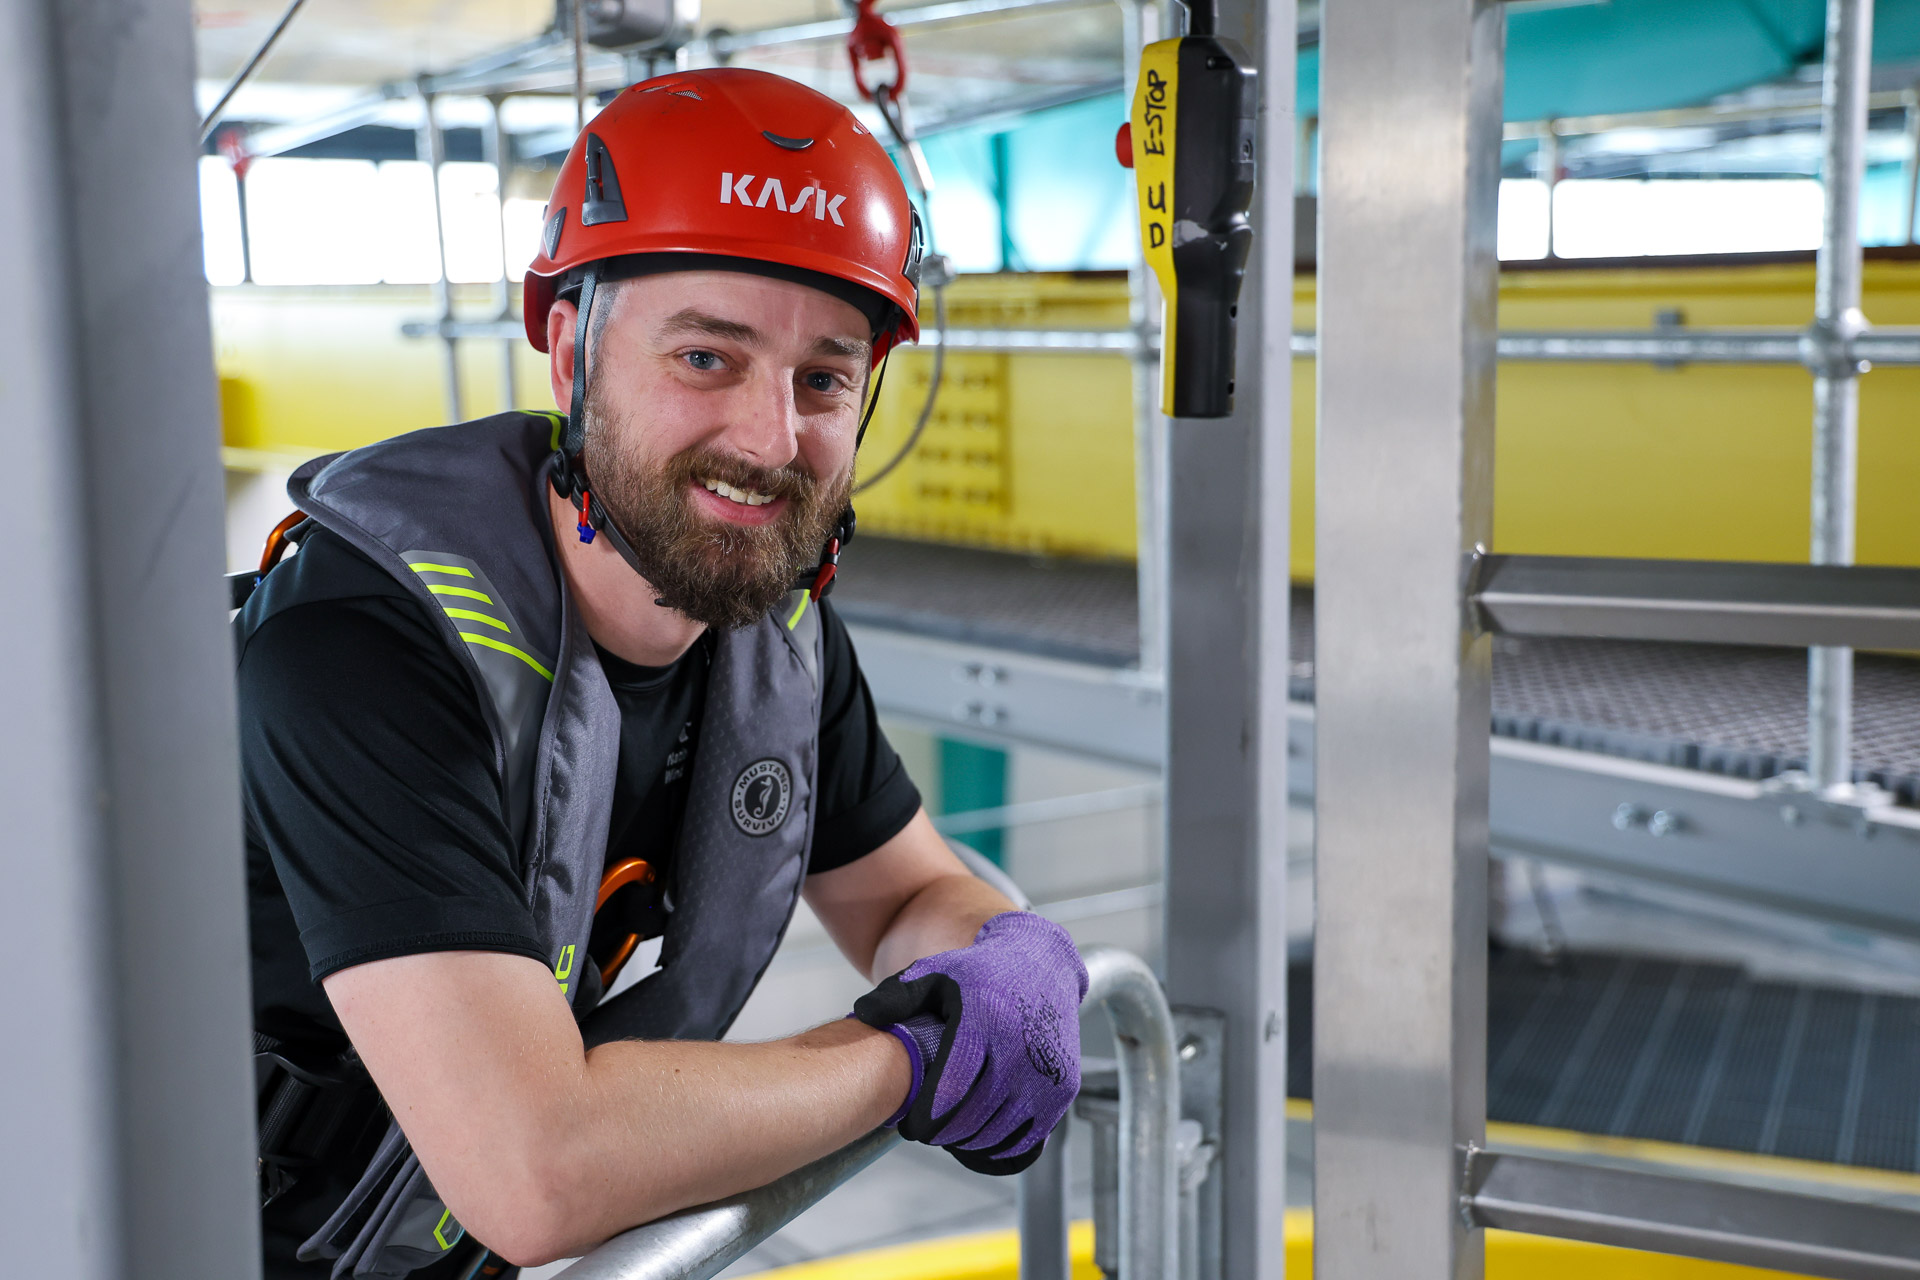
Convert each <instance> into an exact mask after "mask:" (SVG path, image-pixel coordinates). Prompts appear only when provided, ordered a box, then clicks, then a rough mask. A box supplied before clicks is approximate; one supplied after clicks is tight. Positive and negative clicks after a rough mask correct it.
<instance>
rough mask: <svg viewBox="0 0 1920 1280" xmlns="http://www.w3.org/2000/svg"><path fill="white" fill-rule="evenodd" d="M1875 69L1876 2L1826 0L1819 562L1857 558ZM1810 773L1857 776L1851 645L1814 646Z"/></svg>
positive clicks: (1817, 400) (1812, 342) (1820, 779)
mask: <svg viewBox="0 0 1920 1280" xmlns="http://www.w3.org/2000/svg"><path fill="white" fill-rule="evenodd" d="M1872 73H1873V0H1828V3H1827V61H1826V73H1825V76H1824V77H1823V79H1822V81H1821V89H1820V140H1821V144H1822V145H1821V151H1822V164H1821V187H1822V193H1823V197H1824V207H1825V212H1824V217H1823V220H1822V226H1821V234H1820V254H1819V264H1818V267H1817V269H1816V275H1815V280H1814V286H1813V295H1814V296H1813V325H1812V327H1811V328H1810V329H1809V330H1808V331H1807V337H1806V339H1805V341H1804V350H1805V354H1806V357H1807V363H1808V365H1809V366H1810V367H1811V368H1812V370H1813V538H1812V543H1813V546H1812V552H1813V555H1812V559H1813V563H1815V564H1852V563H1853V530H1854V497H1855V492H1856V483H1857V479H1856V477H1857V473H1858V470H1859V419H1860V365H1859V362H1858V361H1856V360H1855V359H1854V358H1853V357H1852V355H1851V354H1849V353H1848V351H1847V349H1846V344H1847V342H1848V341H1849V340H1850V339H1852V338H1853V337H1855V336H1856V335H1858V334H1860V333H1862V332H1863V331H1865V329H1866V328H1867V321H1866V317H1865V316H1863V315H1862V314H1861V313H1860V181H1861V177H1862V175H1863V166H1864V163H1865V152H1866V140H1867V91H1868V89H1869V88H1870V87H1871V86H1870V83H1869V82H1870V80H1871V79H1872ZM1807 758H1808V764H1807V771H1808V772H1809V773H1810V774H1812V775H1813V785H1814V786H1815V788H1817V789H1818V790H1821V791H1826V790H1828V789H1830V788H1834V787H1841V786H1846V785H1849V784H1850V783H1852V781H1853V650H1851V649H1839V648H1813V649H1809V650H1807Z"/></svg>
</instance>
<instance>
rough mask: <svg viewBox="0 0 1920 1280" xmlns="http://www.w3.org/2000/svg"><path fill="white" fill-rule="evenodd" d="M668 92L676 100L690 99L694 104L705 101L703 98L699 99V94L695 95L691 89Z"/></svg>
mask: <svg viewBox="0 0 1920 1280" xmlns="http://www.w3.org/2000/svg"><path fill="white" fill-rule="evenodd" d="M668 92H670V93H672V94H673V96H674V97H676V98H692V99H693V100H694V101H695V102H705V101H706V99H705V98H703V97H701V96H700V95H699V94H697V93H695V92H694V91H693V90H691V89H671V90H668Z"/></svg>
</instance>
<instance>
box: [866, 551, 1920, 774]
mask: <svg viewBox="0 0 1920 1280" xmlns="http://www.w3.org/2000/svg"><path fill="white" fill-rule="evenodd" d="M844 566H845V573H844V576H843V577H842V578H841V579H840V582H839V583H838V584H837V585H836V589H835V592H834V597H833V600H834V604H835V605H837V606H838V607H839V609H840V611H841V613H842V615H843V616H845V617H846V618H847V619H848V620H849V621H855V622H864V623H868V624H871V625H875V626H884V627H893V628H897V629H902V630H909V631H916V632H920V633H922V634H928V635H935V636H939V637H942V638H945V639H952V640H960V641H966V642H970V643H975V644H981V645H988V646H995V647H1005V648H1010V649H1015V650H1020V651H1023V652H1029V653H1039V654H1044V655H1046V656H1050V657H1060V658H1071V659H1076V660H1079V661H1086V662H1096V663H1101V664H1103V665H1114V666H1118V665H1125V664H1127V663H1129V662H1132V661H1134V660H1135V659H1136V657H1137V655H1138V653H1139V626H1138V618H1137V614H1136V606H1135V586H1134V570H1133V566H1132V565H1127V564H1108V563H1090V562H1085V561H1074V560H1063V559H1057V558H1041V557H1033V556H1022V555H1016V554H1011V553H1008V552H999V551H979V550H974V549H971V548H965V547H950V546H942V545H936V544H932V543H916V542H906V541H899V540H893V539H885V538H876V537H863V538H857V539H855V541H854V543H853V545H852V546H851V547H849V548H848V550H847V554H846V558H845V562H844ZM1289 650H1290V658H1291V661H1292V663H1293V667H1292V674H1293V679H1292V681H1291V689H1292V694H1293V696H1294V697H1296V698H1299V699H1302V700H1311V699H1312V697H1313V597H1312V592H1311V591H1309V590H1300V591H1296V592H1295V593H1294V600H1293V611H1292V626H1291V635H1290V638H1289ZM1493 686H1494V687H1493V731H1494V732H1495V733H1496V734H1500V735H1501V736H1504V737H1512V738H1524V739H1527V740H1530V741H1535V742H1544V743H1549V744H1551V745H1555V746H1564V747H1572V748H1577V749H1580V750H1585V751H1596V752H1600V753H1602V754H1606V755H1614V756H1624V757H1627V758H1630V759H1635V760H1645V761H1649V762H1652V763H1655V764H1667V765H1674V766H1677V767H1679V768H1686V769H1703V770H1706V771H1709V772H1713V773H1721V774H1728V775H1732V776H1735V777H1742V778H1756V779H1757V778H1768V777H1772V776H1773V775H1775V774H1777V773H1780V772H1783V771H1784V770H1787V769H1794V768H1801V767H1803V766H1804V764H1805V756H1806V738H1807V734H1806V720H1805V717H1806V657H1805V653H1804V651H1802V650H1797V649H1759V648H1744V647H1738V646H1704V645H1668V644H1643V643H1635V642H1630V641H1611V640H1519V639H1514V638H1511V637H1502V638H1500V639H1499V640H1498V641H1497V642H1496V648H1495V650H1494V662H1493ZM1853 746H1854V759H1855V764H1856V769H1855V778H1856V780H1858V781H1867V782H1875V783H1878V784H1879V785H1881V786H1883V787H1885V788H1887V789H1888V790H1889V791H1892V792H1893V793H1894V794H1895V795H1897V796H1898V797H1899V798H1900V799H1901V800H1902V801H1903V802H1905V803H1907V804H1920V662H1916V661H1914V660H1912V659H1906V658H1896V657H1888V656H1883V655H1877V654H1862V655H1861V656H1860V657H1859V658H1858V660H1857V662H1856V664H1855V672H1854V744H1853Z"/></svg>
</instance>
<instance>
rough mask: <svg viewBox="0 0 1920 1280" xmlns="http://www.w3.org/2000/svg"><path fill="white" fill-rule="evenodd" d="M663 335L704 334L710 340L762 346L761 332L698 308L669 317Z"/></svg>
mask: <svg viewBox="0 0 1920 1280" xmlns="http://www.w3.org/2000/svg"><path fill="white" fill-rule="evenodd" d="M660 332H661V333H704V334H706V335H707V336H708V337H710V338H731V339H732V340H733V341H735V342H742V343H745V344H746V345H748V346H750V347H757V346H759V345H761V342H762V339H761V336H760V331H759V330H758V329H756V328H754V327H753V326H752V325H750V324H742V323H741V322H740V321H738V320H727V319H723V318H722V317H720V316H715V315H708V314H707V313H706V312H704V311H702V310H700V309H699V308H697V307H686V308H683V309H682V310H680V311H676V312H675V313H674V314H673V315H671V316H668V317H667V320H666V323H664V324H662V325H661V326H660Z"/></svg>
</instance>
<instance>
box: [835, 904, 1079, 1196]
mask: <svg viewBox="0 0 1920 1280" xmlns="http://www.w3.org/2000/svg"><path fill="white" fill-rule="evenodd" d="M1086 994H1087V970H1086V966H1084V965H1082V964H1081V963H1080V954H1079V952H1078V951H1076V950H1075V949H1074V945H1073V939H1071V938H1069V937H1068V936H1067V931H1066V930H1065V929H1062V928H1061V927H1060V926H1059V925H1057V924H1054V923H1053V922H1052V921H1051V920H1047V919H1044V918H1043V917H1041V916H1037V915H1034V914H1033V913H1031V912H1027V911H1008V912H1004V913H1002V914H1000V915H997V916H995V917H994V918H993V919H991V920H989V921H987V922H986V923H985V924H984V925H982V926H980V932H979V933H978V934H976V935H975V936H974V939H973V945H972V946H969V947H962V948H960V949H959V950H957V951H943V952H941V953H940V954H939V955H935V956H928V957H927V958H926V959H924V960H918V961H915V962H914V963H913V964H911V965H909V966H907V968H906V969H904V970H902V971H901V972H900V973H898V974H895V975H894V976H893V977H891V978H888V979H887V980H886V981H885V982H882V983H881V984H880V985H879V986H877V987H875V988H874V989H873V990H872V991H870V992H868V993H867V994H866V995H864V996H861V997H860V999H859V1000H858V1001H857V1002H856V1003H855V1004H854V1006H853V1014H854V1016H855V1017H856V1018H859V1019H860V1020H861V1021H862V1022H864V1023H866V1024H867V1025H868V1026H871V1027H878V1028H880V1029H881V1030H885V1031H892V1032H893V1033H894V1034H895V1035H896V1036H899V1037H900V1039H901V1042H902V1043H903V1044H905V1043H908V1042H910V1041H911V1042H912V1045H911V1046H910V1047H909V1049H908V1053H909V1054H910V1055H911V1054H912V1052H913V1048H914V1047H917V1048H919V1050H920V1052H921V1056H922V1058H923V1064H922V1084H921V1086H920V1087H919V1088H918V1089H917V1090H916V1091H915V1092H914V1093H912V1094H910V1095H909V1097H908V1100H907V1104H906V1108H905V1115H904V1116H902V1117H901V1118H900V1120H899V1129H900V1136H901V1137H903V1138H907V1139H910V1140H912V1141H914V1142H924V1143H927V1144H928V1145H929V1146H936V1147H946V1148H947V1149H949V1150H950V1151H952V1152H953V1154H954V1157H955V1158H956V1159H958V1160H959V1161H960V1163H961V1164H963V1165H965V1166H966V1167H967V1168H969V1169H972V1170H974V1171H975V1172H977V1173H993V1174H1007V1173H1018V1172H1020V1171H1021V1170H1022V1169H1024V1168H1026V1167H1027V1166H1028V1165H1030V1164H1032V1163H1033V1162H1034V1161H1035V1160H1037V1159H1039V1158H1040V1150H1041V1146H1042V1144H1044V1143H1045V1141H1046V1138H1047V1135H1048V1134H1049V1133H1051V1132H1053V1127H1054V1125H1056V1124H1058V1123H1059V1122H1060V1117H1062V1116H1064V1115H1065V1114H1066V1113H1067V1108H1068V1106H1070V1105H1071V1104H1072V1103H1073V1099H1074V1095H1075V1094H1077V1093H1079V1092H1080V1017H1079V1013H1080V1001H1081V1000H1083V999H1085V998H1086ZM929 1014H930V1015H932V1016H933V1017H935V1018H937V1019H938V1020H939V1024H940V1025H939V1026H938V1028H936V1029H937V1030H938V1031H939V1033H940V1035H939V1039H938V1041H937V1043H936V1042H935V1041H934V1039H933V1036H932V1034H931V1030H932V1029H929V1028H928V1026H927V1024H926V1023H925V1022H923V1021H920V1019H921V1018H922V1017H923V1016H925V1015H929ZM901 1024H904V1025H901ZM896 1025H900V1030H895V1027H896ZM902 1032H905V1034H902Z"/></svg>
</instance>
